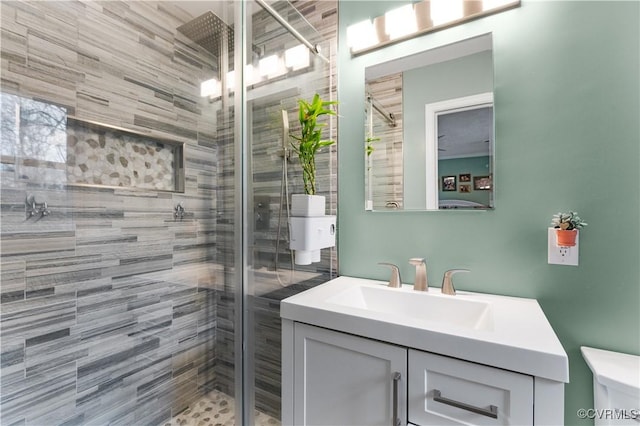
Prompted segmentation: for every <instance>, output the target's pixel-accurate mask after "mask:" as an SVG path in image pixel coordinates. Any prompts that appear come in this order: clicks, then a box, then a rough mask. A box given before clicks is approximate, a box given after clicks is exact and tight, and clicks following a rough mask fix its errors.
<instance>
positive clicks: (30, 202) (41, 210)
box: [24, 194, 51, 219]
mask: <svg viewBox="0 0 640 426" xmlns="http://www.w3.org/2000/svg"><path fill="white" fill-rule="evenodd" d="M24 210H25V216H26V217H27V219H31V218H32V217H37V218H38V219H41V218H43V217H45V216H49V215H50V214H51V210H49V207H48V206H47V202H46V201H43V202H42V203H38V202H37V201H36V197H35V196H34V195H33V194H29V195H28V196H27V198H26V199H25V202H24Z"/></svg>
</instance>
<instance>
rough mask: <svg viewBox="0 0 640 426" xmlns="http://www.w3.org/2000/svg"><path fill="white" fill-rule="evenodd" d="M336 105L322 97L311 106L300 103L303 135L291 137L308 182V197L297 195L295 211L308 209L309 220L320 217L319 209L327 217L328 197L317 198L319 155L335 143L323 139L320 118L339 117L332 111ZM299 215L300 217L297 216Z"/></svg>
mask: <svg viewBox="0 0 640 426" xmlns="http://www.w3.org/2000/svg"><path fill="white" fill-rule="evenodd" d="M335 104H337V102H335V101H323V100H322V98H320V95H319V94H317V93H316V94H315V95H314V97H313V99H312V100H311V102H308V101H306V100H304V99H299V100H298V105H299V107H300V109H299V113H298V118H299V121H300V133H299V134H293V133H290V134H289V136H290V137H291V138H292V139H294V140H293V141H291V147H292V148H293V151H294V152H295V153H296V154H298V159H299V160H300V165H301V166H302V180H303V182H304V192H305V195H301V194H295V195H293V196H292V200H291V204H292V210H294V211H296V210H298V206H300V208H304V209H305V210H308V208H311V211H309V212H308V213H307V214H304V215H305V216H306V215H308V216H316V215H319V214H320V211H319V208H321V209H322V213H321V215H323V214H324V197H322V196H318V195H315V194H316V153H317V152H318V150H320V149H321V148H323V147H325V146H329V145H332V144H333V143H334V141H332V140H324V139H322V129H323V127H325V126H326V123H318V118H319V117H321V116H323V115H336V112H335V111H334V110H332V109H330V108H328V107H329V106H330V105H335ZM314 206H315V207H314ZM294 215H296V214H294Z"/></svg>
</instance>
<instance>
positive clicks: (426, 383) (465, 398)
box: [408, 349, 533, 426]
mask: <svg viewBox="0 0 640 426" xmlns="http://www.w3.org/2000/svg"><path fill="white" fill-rule="evenodd" d="M408 378H409V383H408V386H409V391H408V408H409V410H408V414H409V415H408V418H409V419H408V420H409V422H411V423H414V424H416V425H421V426H426V425H459V424H464V425H468V424H474V425H530V424H533V377H531V376H527V375H524V374H519V373H514V372H512V371H506V370H501V369H499V368H493V367H488V366H486V365H480V364H474V363H471V362H467V361H461V360H459V359H453V358H447V357H444V356H440V355H435V354H432V353H428V352H421V351H416V350H413V349H411V350H409V365H408Z"/></svg>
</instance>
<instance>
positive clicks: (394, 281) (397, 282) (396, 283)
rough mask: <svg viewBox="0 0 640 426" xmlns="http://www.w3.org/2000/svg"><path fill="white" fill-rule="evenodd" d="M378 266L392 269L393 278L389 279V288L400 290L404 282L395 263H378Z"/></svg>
mask: <svg viewBox="0 0 640 426" xmlns="http://www.w3.org/2000/svg"><path fill="white" fill-rule="evenodd" d="M378 265H382V266H388V267H389V268H391V278H389V284H388V287H393V288H398V287H400V286H401V285H402V280H401V279H400V268H398V267H397V266H396V265H394V264H393V263H387V262H378Z"/></svg>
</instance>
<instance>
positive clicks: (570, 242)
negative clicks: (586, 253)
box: [551, 212, 587, 247]
mask: <svg viewBox="0 0 640 426" xmlns="http://www.w3.org/2000/svg"><path fill="white" fill-rule="evenodd" d="M551 225H553V227H554V228H555V229H556V241H557V243H558V245H559V246H561V247H573V246H575V245H576V236H577V235H578V230H580V229H582V228H584V227H585V226H587V222H585V221H583V220H582V219H581V218H580V216H578V212H569V213H557V214H554V215H553V218H552V219H551Z"/></svg>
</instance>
